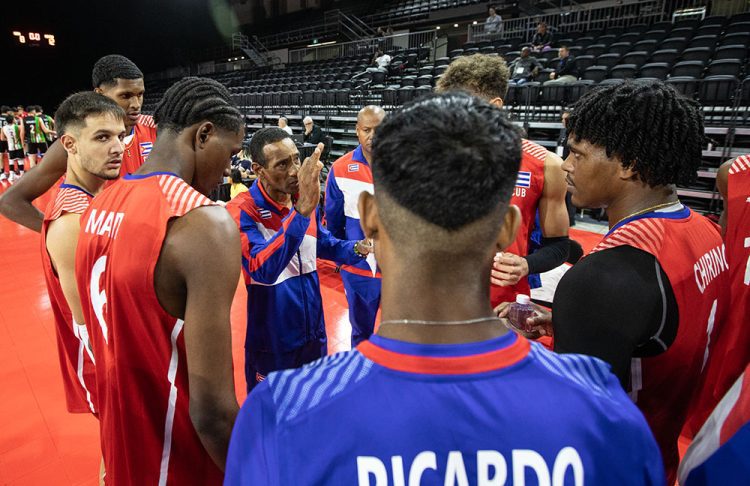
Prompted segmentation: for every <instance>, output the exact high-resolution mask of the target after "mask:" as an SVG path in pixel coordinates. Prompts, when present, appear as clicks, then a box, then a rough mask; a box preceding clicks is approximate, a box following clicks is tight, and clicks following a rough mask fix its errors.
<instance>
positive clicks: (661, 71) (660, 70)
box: [638, 62, 670, 79]
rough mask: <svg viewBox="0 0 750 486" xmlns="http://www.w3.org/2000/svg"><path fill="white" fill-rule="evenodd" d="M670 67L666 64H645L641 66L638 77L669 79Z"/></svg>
mask: <svg viewBox="0 0 750 486" xmlns="http://www.w3.org/2000/svg"><path fill="white" fill-rule="evenodd" d="M669 69H670V65H669V64H667V63H666V62H653V63H649V64H644V65H643V66H641V70H640V73H639V74H638V77H641V78H655V79H667V76H668V75H669Z"/></svg>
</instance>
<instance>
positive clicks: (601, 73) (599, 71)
mask: <svg viewBox="0 0 750 486" xmlns="http://www.w3.org/2000/svg"><path fill="white" fill-rule="evenodd" d="M608 70H609V68H608V67H607V66H591V67H590V68H587V69H585V70H584V71H583V76H582V77H583V79H589V80H591V81H594V82H597V83H598V82H599V81H601V80H603V79H604V78H606V77H607V71H608Z"/></svg>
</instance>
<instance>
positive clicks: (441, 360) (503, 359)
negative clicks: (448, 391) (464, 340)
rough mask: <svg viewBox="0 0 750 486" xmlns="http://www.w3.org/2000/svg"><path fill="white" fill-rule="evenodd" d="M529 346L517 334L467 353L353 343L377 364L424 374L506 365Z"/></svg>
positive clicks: (522, 355)
mask: <svg viewBox="0 0 750 486" xmlns="http://www.w3.org/2000/svg"><path fill="white" fill-rule="evenodd" d="M530 349H531V345H530V344H529V341H528V340H527V339H525V338H523V337H521V336H518V338H517V339H516V341H515V342H514V343H513V344H511V345H510V346H507V347H504V348H501V349H498V350H495V351H490V352H487V353H482V354H475V355H471V356H451V357H429V356H416V355H410V354H403V353H397V352H395V351H390V350H387V349H384V348H382V347H380V346H378V345H376V344H374V343H372V342H370V341H364V342H362V343H360V345H359V346H357V350H358V351H359V352H360V353H362V354H363V355H364V356H365V357H366V358H367V359H369V360H371V361H374V362H375V363H377V364H379V365H381V366H384V367H386V368H390V369H392V370H396V371H404V372H407V373H419V374H427V375H470V374H475V373H484V372H487V371H494V370H499V369H502V368H507V367H509V366H512V365H514V364H516V363H518V362H519V361H521V360H522V359H524V358H525V357H526V356H527V355H528V354H529V350H530Z"/></svg>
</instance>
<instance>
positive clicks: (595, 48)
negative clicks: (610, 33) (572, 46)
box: [583, 44, 607, 56]
mask: <svg viewBox="0 0 750 486" xmlns="http://www.w3.org/2000/svg"><path fill="white" fill-rule="evenodd" d="M583 52H584V53H585V54H586V55H588V56H601V55H602V54H604V53H605V52H607V46H605V45H604V44H592V45H590V46H588V47H587V48H586V49H585V50H584V51H583Z"/></svg>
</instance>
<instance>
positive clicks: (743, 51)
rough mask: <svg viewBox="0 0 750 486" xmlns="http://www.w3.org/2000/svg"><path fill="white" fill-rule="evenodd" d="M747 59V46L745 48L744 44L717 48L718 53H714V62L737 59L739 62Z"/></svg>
mask: <svg viewBox="0 0 750 486" xmlns="http://www.w3.org/2000/svg"><path fill="white" fill-rule="evenodd" d="M746 57H747V46H744V45H742V44H733V45H726V46H721V47H719V48H717V49H716V52H714V57H713V58H714V60H721V59H737V60H739V61H744V60H745V58H746Z"/></svg>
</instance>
